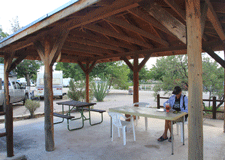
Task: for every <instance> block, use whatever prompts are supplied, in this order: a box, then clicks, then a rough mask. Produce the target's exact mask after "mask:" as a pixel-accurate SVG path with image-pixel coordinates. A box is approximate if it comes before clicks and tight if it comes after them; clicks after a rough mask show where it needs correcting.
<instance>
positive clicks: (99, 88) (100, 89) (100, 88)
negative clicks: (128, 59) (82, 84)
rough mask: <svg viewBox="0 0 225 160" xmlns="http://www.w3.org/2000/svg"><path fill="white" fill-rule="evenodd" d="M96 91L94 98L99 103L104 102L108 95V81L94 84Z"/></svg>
mask: <svg viewBox="0 0 225 160" xmlns="http://www.w3.org/2000/svg"><path fill="white" fill-rule="evenodd" d="M92 86H93V89H94V97H95V98H96V99H97V101H98V102H102V101H103V100H104V98H105V96H106V95H107V90H108V81H101V82H97V84H96V83H92Z"/></svg>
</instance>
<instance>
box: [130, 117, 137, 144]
mask: <svg viewBox="0 0 225 160" xmlns="http://www.w3.org/2000/svg"><path fill="white" fill-rule="evenodd" d="M131 123H132V126H133V135H134V141H136V135H135V127H134V119H133V118H132V119H131Z"/></svg>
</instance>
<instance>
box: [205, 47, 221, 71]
mask: <svg viewBox="0 0 225 160" xmlns="http://www.w3.org/2000/svg"><path fill="white" fill-rule="evenodd" d="M202 49H203V50H204V51H205V52H207V53H208V54H209V55H210V56H211V57H212V58H213V59H214V60H215V61H216V62H218V63H219V64H220V65H221V66H222V67H223V68H225V61H224V60H223V59H222V58H220V56H218V55H217V54H216V53H215V52H214V51H213V50H212V49H211V48H210V47H209V46H206V45H203V46H202Z"/></svg>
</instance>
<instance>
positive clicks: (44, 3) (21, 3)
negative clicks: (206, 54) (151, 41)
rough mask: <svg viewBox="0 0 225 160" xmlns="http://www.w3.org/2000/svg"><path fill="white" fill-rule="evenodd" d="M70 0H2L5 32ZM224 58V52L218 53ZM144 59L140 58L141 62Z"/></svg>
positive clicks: (0, 17)
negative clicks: (12, 24) (12, 23)
mask: <svg viewBox="0 0 225 160" xmlns="http://www.w3.org/2000/svg"><path fill="white" fill-rule="evenodd" d="M69 1H70V0H38V1H35V0H0V4H1V9H0V25H1V27H2V29H3V32H7V33H9V34H11V33H12V32H11V22H10V21H13V19H15V18H16V17H17V16H18V20H19V24H20V26H22V27H23V26H26V25H28V24H30V23H31V22H33V21H35V20H37V19H38V18H40V17H42V16H44V15H46V14H47V13H49V12H51V11H53V10H55V9H57V8H58V7H60V6H62V5H64V4H65V3H67V2H69ZM218 55H220V56H221V58H223V59H224V55H223V52H220V53H218ZM157 59H158V58H150V59H149V60H148V62H147V63H146V65H147V68H148V69H150V68H151V67H152V65H154V64H155V63H156V60H157ZM141 60H142V59H140V60H139V62H140V61H141Z"/></svg>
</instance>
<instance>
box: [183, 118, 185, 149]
mask: <svg viewBox="0 0 225 160" xmlns="http://www.w3.org/2000/svg"><path fill="white" fill-rule="evenodd" d="M184 121H185V116H183V122H182V129H183V145H184Z"/></svg>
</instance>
